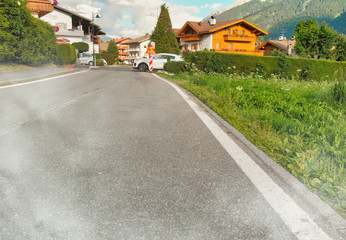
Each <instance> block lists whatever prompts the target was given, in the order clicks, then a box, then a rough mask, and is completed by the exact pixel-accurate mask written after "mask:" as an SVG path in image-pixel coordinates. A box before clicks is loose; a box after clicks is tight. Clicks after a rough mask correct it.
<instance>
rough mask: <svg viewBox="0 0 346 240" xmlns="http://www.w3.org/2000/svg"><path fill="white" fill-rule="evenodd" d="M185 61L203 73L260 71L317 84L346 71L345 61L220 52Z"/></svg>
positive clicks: (202, 53)
mask: <svg viewBox="0 0 346 240" xmlns="http://www.w3.org/2000/svg"><path fill="white" fill-rule="evenodd" d="M184 59H185V61H186V62H187V64H189V63H194V64H195V66H196V67H197V69H199V70H201V71H208V72H210V71H214V72H218V73H224V72H225V70H226V69H231V70H232V73H233V72H235V73H238V74H243V73H244V74H251V73H257V72H258V71H259V72H261V75H262V74H264V77H270V75H271V74H279V75H280V76H282V77H286V78H298V79H311V80H315V81H333V76H334V73H335V72H336V71H337V70H338V69H340V68H341V69H346V63H345V62H336V61H326V60H317V59H306V58H291V57H283V56H277V57H276V56H252V55H245V54H232V53H217V52H211V51H198V52H194V53H190V52H189V53H186V55H185V53H184Z"/></svg>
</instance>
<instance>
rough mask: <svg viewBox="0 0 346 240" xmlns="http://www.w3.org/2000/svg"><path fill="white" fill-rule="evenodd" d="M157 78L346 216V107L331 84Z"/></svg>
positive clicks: (201, 75)
mask: <svg viewBox="0 0 346 240" xmlns="http://www.w3.org/2000/svg"><path fill="white" fill-rule="evenodd" d="M160 75H161V76H163V77H165V78H167V79H169V80H171V81H173V82H175V83H177V84H179V85H181V86H182V87H184V88H186V89H187V90H189V91H190V92H192V93H193V94H194V95H195V96H196V97H198V98H199V99H201V100H202V101H203V102H204V103H206V104H207V105H208V106H209V107H211V108H212V109H213V110H214V111H215V112H216V113H218V114H219V115H220V116H221V117H223V118H224V119H225V120H227V121H228V122H229V123H230V124H231V125H232V126H234V127H235V128H236V129H238V130H239V131H240V132H242V133H243V134H244V135H245V136H246V137H247V138H248V139H249V140H250V141H251V142H252V143H254V144H255V145H256V146H257V147H259V148H260V149H261V150H263V151H264V152H266V153H267V154H268V155H269V156H270V157H272V158H273V159H274V160H275V161H276V162H277V163H279V164H280V165H281V166H283V167H284V168H285V169H287V170H288V171H290V172H291V173H292V174H293V175H294V176H295V177H297V178H298V179H299V180H300V181H302V182H303V183H304V184H305V185H306V186H307V187H309V188H310V189H311V190H312V191H314V192H315V193H316V194H318V195H319V196H320V197H321V198H322V199H324V200H325V201H326V202H327V203H329V204H330V205H331V206H332V207H333V208H334V209H335V210H336V211H338V212H339V213H340V214H341V215H342V216H343V217H346V211H345V209H346V185H345V183H346V177H345V171H344V166H345V159H346V146H345V139H346V138H345V137H346V131H345V129H346V123H345V114H346V108H345V102H342V101H341V102H338V101H335V100H334V99H333V97H332V93H331V92H332V88H333V86H334V84H335V83H334V82H328V83H327V82H319V83H318V82H312V81H311V82H307V81H297V80H282V79H278V78H276V77H275V76H273V77H272V78H271V79H266V80H264V79H262V78H261V77H255V76H239V75H229V76H225V75H220V74H205V73H202V72H198V73H194V74H190V75H189V74H179V75H174V76H169V75H166V74H160ZM342 84H344V82H343V83H342ZM344 97H345V96H344Z"/></svg>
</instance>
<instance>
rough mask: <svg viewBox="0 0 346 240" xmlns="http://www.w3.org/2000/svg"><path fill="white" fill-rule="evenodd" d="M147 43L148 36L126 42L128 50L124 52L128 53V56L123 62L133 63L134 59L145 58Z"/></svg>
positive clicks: (148, 40)
mask: <svg viewBox="0 0 346 240" xmlns="http://www.w3.org/2000/svg"><path fill="white" fill-rule="evenodd" d="M149 43H150V35H149V34H146V35H144V36H141V37H139V38H136V39H132V40H129V41H127V42H126V44H127V45H128V46H129V48H128V49H126V50H125V52H128V53H129V55H128V56H126V57H125V60H127V61H129V62H133V61H134V60H135V59H139V58H143V57H145V56H146V54H145V52H146V51H147V49H148V45H149Z"/></svg>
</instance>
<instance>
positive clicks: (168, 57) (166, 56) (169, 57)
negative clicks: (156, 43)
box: [163, 55, 175, 59]
mask: <svg viewBox="0 0 346 240" xmlns="http://www.w3.org/2000/svg"><path fill="white" fill-rule="evenodd" d="M163 58H164V59H175V57H174V56H171V55H163Z"/></svg>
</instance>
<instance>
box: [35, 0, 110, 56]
mask: <svg viewBox="0 0 346 240" xmlns="http://www.w3.org/2000/svg"><path fill="white" fill-rule="evenodd" d="M41 20H43V21H45V22H48V23H49V24H51V25H52V26H54V27H55V35H56V37H57V41H58V42H68V43H74V42H86V43H88V44H89V52H90V53H92V47H93V41H92V40H93V38H94V41H95V44H94V45H95V53H98V52H99V46H98V43H99V41H100V38H99V37H98V36H99V35H105V34H106V33H105V32H103V31H102V30H101V27H100V26H99V25H97V24H94V36H93V33H92V20H91V19H89V18H86V17H84V16H81V15H79V14H77V13H74V12H72V11H70V10H67V9H65V8H62V7H59V6H54V10H53V11H52V12H50V13H48V14H46V15H45V16H42V17H41Z"/></svg>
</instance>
